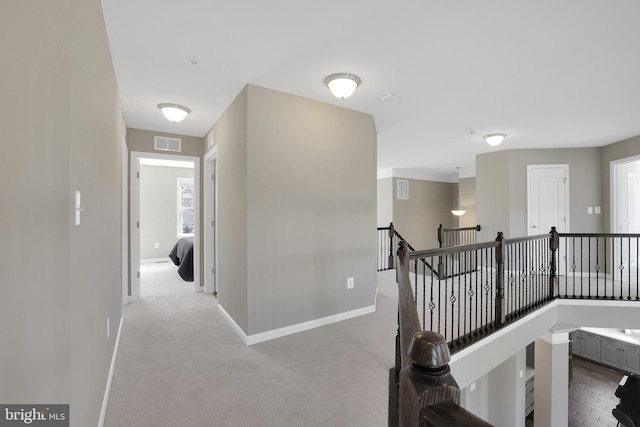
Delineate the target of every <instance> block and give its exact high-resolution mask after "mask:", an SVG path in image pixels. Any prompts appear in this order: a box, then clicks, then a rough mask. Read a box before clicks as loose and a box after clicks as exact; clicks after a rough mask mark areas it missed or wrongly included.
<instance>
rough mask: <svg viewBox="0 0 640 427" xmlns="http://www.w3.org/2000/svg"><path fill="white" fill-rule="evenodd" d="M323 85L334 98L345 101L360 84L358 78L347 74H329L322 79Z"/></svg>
mask: <svg viewBox="0 0 640 427" xmlns="http://www.w3.org/2000/svg"><path fill="white" fill-rule="evenodd" d="M324 84H326V85H327V86H328V87H329V90H330V91H331V93H332V94H333V95H334V96H335V97H337V98H340V99H346V98H348V97H350V96H351V95H353V92H355V91H356V88H357V87H358V85H359V84H360V77H358V76H356V75H354V74H349V73H338V74H331V75H330V76H328V77H327V78H326V79H324Z"/></svg>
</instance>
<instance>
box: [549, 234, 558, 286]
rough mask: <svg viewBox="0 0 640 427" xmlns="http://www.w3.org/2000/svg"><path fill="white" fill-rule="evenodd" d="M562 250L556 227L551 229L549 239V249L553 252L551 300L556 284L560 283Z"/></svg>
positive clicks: (550, 280)
mask: <svg viewBox="0 0 640 427" xmlns="http://www.w3.org/2000/svg"><path fill="white" fill-rule="evenodd" d="M559 248H560V237H559V236H558V230H556V228H555V227H551V232H550V237H549V249H550V250H551V272H550V275H549V299H553V297H554V293H555V289H556V282H557V281H558V274H557V272H558V265H557V262H558V258H557V255H558V249H559Z"/></svg>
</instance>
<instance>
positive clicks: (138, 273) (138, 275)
mask: <svg viewBox="0 0 640 427" xmlns="http://www.w3.org/2000/svg"><path fill="white" fill-rule="evenodd" d="M136 275H137V277H138V279H139V278H140V270H138V272H137V273H136Z"/></svg>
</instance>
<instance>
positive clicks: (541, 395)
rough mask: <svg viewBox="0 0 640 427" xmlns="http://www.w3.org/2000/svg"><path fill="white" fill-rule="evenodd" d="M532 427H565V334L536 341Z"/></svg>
mask: <svg viewBox="0 0 640 427" xmlns="http://www.w3.org/2000/svg"><path fill="white" fill-rule="evenodd" d="M535 347H536V351H535V379H534V387H535V392H534V399H535V404H534V417H533V419H534V427H566V426H567V422H568V420H569V333H568V332H555V333H551V332H549V333H547V334H545V335H543V336H542V337H540V338H539V339H537V340H536V345H535Z"/></svg>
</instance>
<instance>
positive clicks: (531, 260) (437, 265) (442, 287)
mask: <svg viewBox="0 0 640 427" xmlns="http://www.w3.org/2000/svg"><path fill="white" fill-rule="evenodd" d="M399 248H400V249H399V250H398V252H397V254H398V259H397V263H395V264H394V265H396V266H397V268H398V274H397V277H398V288H399V303H398V304H399V315H398V321H399V326H398V338H397V340H396V368H394V369H392V371H391V377H390V380H391V382H390V410H389V425H402V426H421V427H422V426H445V425H478V426H479V425H488V424H487V423H484V421H482V420H479V419H477V417H475V416H474V415H473V414H469V413H468V412H466V411H465V410H464V409H462V408H460V407H459V406H458V403H459V402H458V401H457V397H456V396H459V391H458V392H456V387H457V385H456V384H455V380H454V379H453V377H451V375H450V373H449V372H448V367H445V366H444V365H445V364H446V363H442V360H445V361H447V360H448V359H447V358H448V354H449V353H448V352H447V354H446V355H445V356H442V357H436V356H434V355H433V354H431V355H429V354H425V352H428V351H433V349H434V348H438V345H437V344H434V342H437V341H438V337H441V341H442V344H443V345H444V343H446V348H447V349H448V350H449V352H451V353H453V352H456V351H459V350H460V349H462V348H464V347H466V346H469V345H471V344H473V343H476V342H478V341H480V340H481V339H483V338H484V337H486V336H487V335H489V334H491V333H493V332H495V331H497V330H498V329H500V328H502V327H504V326H506V325H508V324H510V323H512V322H515V321H516V320H518V319H521V318H522V317H524V316H526V315H527V314H529V313H531V312H533V311H535V310H537V309H539V308H541V307H542V306H544V305H545V304H547V303H549V302H550V301H552V300H553V299H556V298H563V299H598V300H603V301H605V300H608V301H611V300H626V301H640V292H639V288H640V262H639V260H640V234H576V233H558V232H557V231H556V229H555V227H554V228H552V229H551V232H550V233H548V234H541V235H538V236H528V237H522V238H516V239H505V238H504V237H503V235H502V233H498V236H497V238H496V239H495V241H492V242H485V243H473V244H468V245H461V246H454V247H443V248H437V249H429V250H422V251H413V250H411V249H409V248H408V245H407V244H406V243H405V242H404V241H402V240H401V241H400V243H399ZM425 266H434V268H431V267H425ZM423 331H428V333H422V332H423ZM426 337H429V339H433V340H435V341H433V340H432V341H429V342H428V343H427V342H426V341H425V340H426ZM434 337H435V338H434ZM427 341H428V340H427ZM444 353H445V352H444V351H442V352H441V355H442V354H444ZM434 360H441V363H439V364H437V365H438V366H431V364H432V362H433V361H434ZM402 372H405V373H404V374H402ZM434 375H435V376H437V375H440V377H439V378H440V379H438V380H437V381H435V380H434V378H433V377H434ZM436 385H437V387H436ZM434 396H435V397H434ZM454 412H455V413H456V414H457V415H456V416H459V417H460V418H459V419H457V418H452V417H453V416H454V415H453V413H454ZM454 419H455V420H456V421H452V420H454ZM398 420H400V424H397V423H398ZM451 423H454V424H451ZM483 423H484V424H483Z"/></svg>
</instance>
